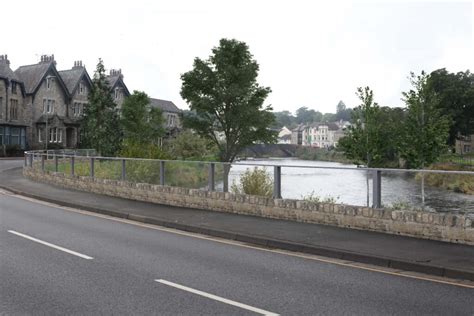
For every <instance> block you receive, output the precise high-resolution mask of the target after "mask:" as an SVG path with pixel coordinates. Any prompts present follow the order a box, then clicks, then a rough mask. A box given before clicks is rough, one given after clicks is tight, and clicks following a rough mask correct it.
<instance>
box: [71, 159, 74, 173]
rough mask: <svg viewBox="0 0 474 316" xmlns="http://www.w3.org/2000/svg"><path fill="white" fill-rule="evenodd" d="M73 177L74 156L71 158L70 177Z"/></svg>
mask: <svg viewBox="0 0 474 316" xmlns="http://www.w3.org/2000/svg"><path fill="white" fill-rule="evenodd" d="M73 175H74V156H71V176H73Z"/></svg>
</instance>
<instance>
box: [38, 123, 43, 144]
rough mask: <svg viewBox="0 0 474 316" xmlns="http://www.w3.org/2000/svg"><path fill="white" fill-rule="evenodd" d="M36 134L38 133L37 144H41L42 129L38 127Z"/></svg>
mask: <svg viewBox="0 0 474 316" xmlns="http://www.w3.org/2000/svg"><path fill="white" fill-rule="evenodd" d="M37 133H38V142H40V143H42V142H43V129H42V128H39V127H38V130H37Z"/></svg>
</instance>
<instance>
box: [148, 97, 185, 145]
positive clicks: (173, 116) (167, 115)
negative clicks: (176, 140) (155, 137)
mask: <svg viewBox="0 0 474 316" xmlns="http://www.w3.org/2000/svg"><path fill="white" fill-rule="evenodd" d="M150 106H152V107H155V108H158V109H160V110H161V111H162V112H163V118H164V120H165V129H166V136H168V137H173V136H176V134H177V133H179V131H181V129H182V128H183V126H182V124H181V118H180V115H181V112H182V111H181V110H180V109H179V108H178V107H177V106H176V105H175V104H174V103H173V102H172V101H167V100H161V99H155V98H150Z"/></svg>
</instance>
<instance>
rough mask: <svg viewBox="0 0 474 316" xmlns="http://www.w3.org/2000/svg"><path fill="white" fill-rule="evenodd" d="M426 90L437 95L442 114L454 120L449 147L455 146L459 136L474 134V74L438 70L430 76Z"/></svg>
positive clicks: (450, 130)
mask: <svg viewBox="0 0 474 316" xmlns="http://www.w3.org/2000/svg"><path fill="white" fill-rule="evenodd" d="M426 88H427V89H428V90H430V91H432V92H434V93H435V94H436V95H437V97H438V101H439V102H438V104H437V108H438V109H440V110H441V114H443V115H447V116H449V117H451V119H452V120H453V124H452V125H451V127H450V129H449V140H448V143H449V145H454V143H455V140H456V138H457V137H458V135H464V136H467V135H472V134H474V74H472V73H470V72H469V70H467V71H464V72H463V71H460V72H458V73H450V72H448V71H447V70H446V69H444V68H443V69H438V70H435V71H433V72H431V74H430V75H429V76H428V78H427V80H426Z"/></svg>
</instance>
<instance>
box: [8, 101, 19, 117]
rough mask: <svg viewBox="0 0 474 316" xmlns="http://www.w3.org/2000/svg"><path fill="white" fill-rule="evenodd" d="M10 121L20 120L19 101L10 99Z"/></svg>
mask: <svg viewBox="0 0 474 316" xmlns="http://www.w3.org/2000/svg"><path fill="white" fill-rule="evenodd" d="M10 119H11V120H18V100H15V99H10Z"/></svg>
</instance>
